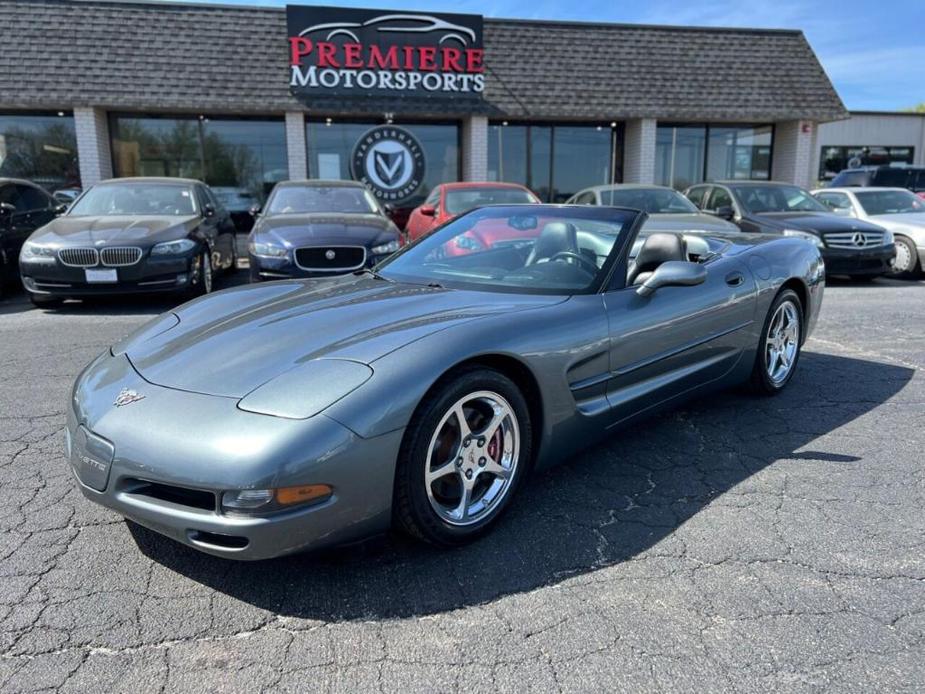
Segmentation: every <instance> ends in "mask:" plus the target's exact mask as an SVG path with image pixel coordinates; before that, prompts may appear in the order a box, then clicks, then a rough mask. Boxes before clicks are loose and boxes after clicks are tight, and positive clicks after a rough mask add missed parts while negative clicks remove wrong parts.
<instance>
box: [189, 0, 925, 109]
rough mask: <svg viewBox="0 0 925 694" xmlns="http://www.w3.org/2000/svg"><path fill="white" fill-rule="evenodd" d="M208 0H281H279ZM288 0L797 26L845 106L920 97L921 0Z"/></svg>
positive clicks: (924, 26)
mask: <svg viewBox="0 0 925 694" xmlns="http://www.w3.org/2000/svg"><path fill="white" fill-rule="evenodd" d="M179 1H184V0H179ZM196 1H197V2H202V1H203V0H196ZM206 1H209V0H206ZM215 1H216V2H221V3H223V4H238V5H274V6H283V5H285V4H286V2H285V0H215ZM294 4H306V5H310V4H321V5H336V6H342V7H369V8H376V9H395V10H419V11H429V12H441V11H443V12H463V13H466V12H469V13H473V14H482V15H484V16H486V17H505V18H518V19H566V20H577V21H593V22H626V23H639V24H673V25H682V26H688V25H689V26H726V27H761V28H774V29H801V30H803V32H804V33H805V34H806V37H807V38H808V39H809V42H810V45H811V46H812V47H813V49H814V50H815V51H816V55H818V56H819V59H820V60H821V62H822V66H823V67H824V68H825V70H826V72H827V73H828V75H829V78H830V79H831V80H832V83H833V84H834V85H835V88H836V89H837V90H838V93H839V94H840V95H841V97H842V100H843V101H844V102H845V105H846V106H847V107H848V109H849V110H856V111H862V110H876V111H898V110H902V109H906V108H910V107H912V106H915V105H916V104H919V103H922V102H925V74H923V71H922V66H923V63H925V0H873V1H872V0H815V1H810V0H803V1H802V2H800V1H797V0H582V2H566V1H565V0H558V2H557V1H556V0H453V1H452V2H450V1H448V0H411V1H410V2H408V1H406V0H386V1H385V2H377V1H376V0H358V1H357V0H332V1H331V2H319V3H311V2H304V3H294Z"/></svg>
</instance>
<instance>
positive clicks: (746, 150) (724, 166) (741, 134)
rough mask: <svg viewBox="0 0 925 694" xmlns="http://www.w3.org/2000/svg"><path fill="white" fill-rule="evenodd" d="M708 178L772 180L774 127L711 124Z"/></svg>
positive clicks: (716, 179) (718, 179) (720, 179)
mask: <svg viewBox="0 0 925 694" xmlns="http://www.w3.org/2000/svg"><path fill="white" fill-rule="evenodd" d="M709 131H710V141H709V143H708V150H707V151H708V152H709V155H708V157H707V180H708V181H722V180H728V179H737V180H750V179H756V180H768V179H770V177H771V126H769V125H768V126H764V127H760V128H751V127H745V128H740V127H720V126H710V130H709Z"/></svg>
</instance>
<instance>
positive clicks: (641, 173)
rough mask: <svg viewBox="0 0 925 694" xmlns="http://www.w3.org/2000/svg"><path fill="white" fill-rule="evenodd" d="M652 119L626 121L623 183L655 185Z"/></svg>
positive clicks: (654, 123) (653, 125)
mask: <svg viewBox="0 0 925 694" xmlns="http://www.w3.org/2000/svg"><path fill="white" fill-rule="evenodd" d="M656 126H657V121H656V120H655V119H654V118H637V119H633V120H628V121H626V137H625V141H624V144H623V182H624V183H655V129H656Z"/></svg>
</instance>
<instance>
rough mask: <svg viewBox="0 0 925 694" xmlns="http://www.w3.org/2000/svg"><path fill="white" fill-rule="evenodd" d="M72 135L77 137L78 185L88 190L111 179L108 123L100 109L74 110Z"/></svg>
mask: <svg viewBox="0 0 925 694" xmlns="http://www.w3.org/2000/svg"><path fill="white" fill-rule="evenodd" d="M74 133H75V135H76V136H77V161H78V164H79V165H80V184H81V186H83V188H89V187H90V186H92V185H93V184H95V183H99V182H100V181H103V180H105V179H107V178H112V150H111V149H110V146H109V122H108V121H107V120H106V112H105V111H104V110H103V109H100V108H92V107H80V108H75V109H74Z"/></svg>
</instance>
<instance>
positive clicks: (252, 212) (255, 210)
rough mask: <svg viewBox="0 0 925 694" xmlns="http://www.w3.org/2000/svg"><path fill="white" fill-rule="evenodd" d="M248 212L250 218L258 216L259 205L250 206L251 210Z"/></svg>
mask: <svg viewBox="0 0 925 694" xmlns="http://www.w3.org/2000/svg"><path fill="white" fill-rule="evenodd" d="M248 212H249V213H250V215H251V217H256V216H257V215H258V214H260V205H251V208H250V209H249V210H248Z"/></svg>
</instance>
